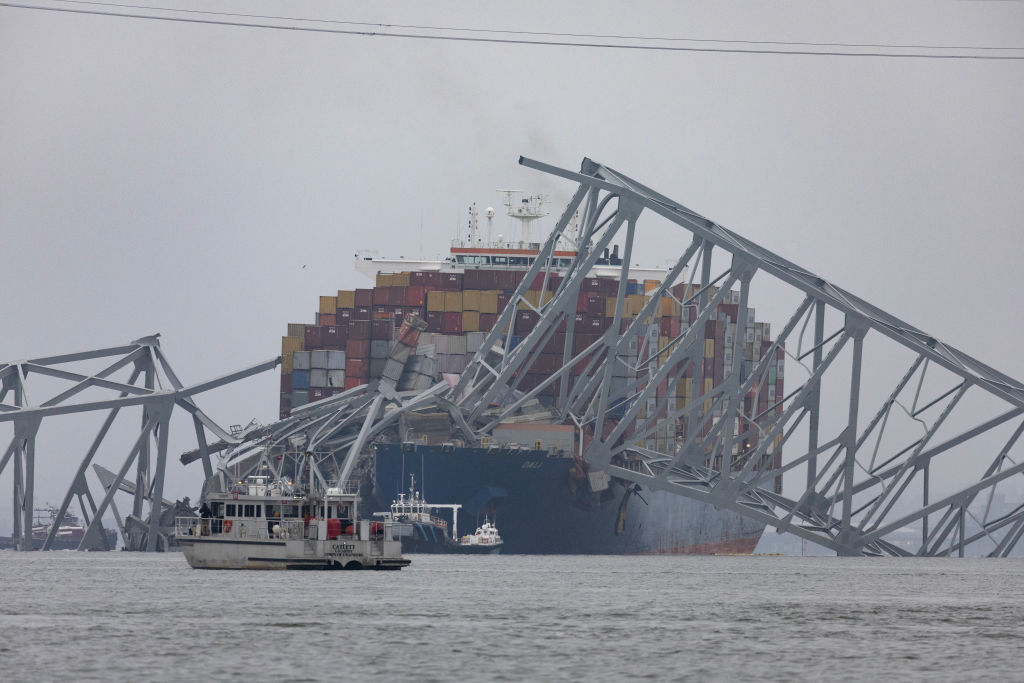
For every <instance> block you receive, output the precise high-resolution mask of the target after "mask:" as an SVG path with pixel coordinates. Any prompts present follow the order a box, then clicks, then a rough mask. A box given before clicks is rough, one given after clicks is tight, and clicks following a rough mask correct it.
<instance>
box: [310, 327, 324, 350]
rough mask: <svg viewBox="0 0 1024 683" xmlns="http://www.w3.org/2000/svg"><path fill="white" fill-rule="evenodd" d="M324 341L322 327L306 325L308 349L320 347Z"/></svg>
mask: <svg viewBox="0 0 1024 683" xmlns="http://www.w3.org/2000/svg"><path fill="white" fill-rule="evenodd" d="M322 343H323V342H322V341H321V337H320V328H319V327H317V326H316V325H306V350H307V351H309V350H311V349H318V348H320V344H322Z"/></svg>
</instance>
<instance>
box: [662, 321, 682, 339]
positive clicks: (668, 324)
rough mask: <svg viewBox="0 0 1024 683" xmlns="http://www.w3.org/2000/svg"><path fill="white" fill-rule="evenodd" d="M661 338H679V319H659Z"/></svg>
mask: <svg viewBox="0 0 1024 683" xmlns="http://www.w3.org/2000/svg"><path fill="white" fill-rule="evenodd" d="M661 336H662V337H672V338H675V337H678V336H679V318H670V317H668V316H662V318H661Z"/></svg>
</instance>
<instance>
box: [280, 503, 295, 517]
mask: <svg viewBox="0 0 1024 683" xmlns="http://www.w3.org/2000/svg"><path fill="white" fill-rule="evenodd" d="M281 516H282V517H291V518H295V517H298V516H299V506H298V505H282V506H281Z"/></svg>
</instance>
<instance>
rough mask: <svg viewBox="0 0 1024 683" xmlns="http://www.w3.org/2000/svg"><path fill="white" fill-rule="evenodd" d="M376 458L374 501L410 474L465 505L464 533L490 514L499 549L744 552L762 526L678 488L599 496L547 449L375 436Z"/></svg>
mask: <svg viewBox="0 0 1024 683" xmlns="http://www.w3.org/2000/svg"><path fill="white" fill-rule="evenodd" d="M375 460H376V462H375V471H374V494H373V497H374V498H375V501H374V502H375V503H376V505H377V506H378V507H377V509H387V506H388V505H389V504H390V502H391V501H392V500H394V499H395V498H396V497H397V495H398V493H400V492H403V491H404V488H405V486H403V482H408V480H409V475H410V474H414V475H416V480H417V482H418V483H419V485H420V487H421V489H422V492H423V495H424V497H425V498H426V499H427V500H428V501H435V502H437V503H458V504H461V505H462V506H463V508H462V510H461V511H460V513H459V519H458V528H459V533H460V534H462V533H471V532H472V531H473V529H475V528H476V527H477V525H478V524H479V523H480V522H482V521H483V520H484V517H485V516H486V517H489V518H490V519H491V521H493V522H495V525H496V526H497V527H498V530H499V532H500V533H501V536H502V539H503V540H504V545H503V546H502V553H528V554H622V553H636V554H641V553H643V554H646V553H699V554H714V553H749V552H753V550H754V547H755V546H756V545H757V541H758V539H760V537H761V532H762V531H763V530H764V527H763V525H760V524H758V523H756V522H754V521H752V520H749V519H746V518H744V517H742V516H740V515H737V514H735V513H733V512H728V511H719V510H715V509H714V508H713V507H712V506H710V505H706V504H704V503H701V502H698V501H695V500H692V499H689V498H685V497H683V496H677V495H674V494H670V493H665V492H655V491H647V490H641V491H639V492H636V493H632V492H627V488H626V486H625V485H623V484H622V483H619V482H617V481H615V480H613V484H612V486H611V487H610V488H609V489H608V490H607V491H605V492H603V494H602V495H601V496H600V497H598V496H595V495H594V494H591V493H590V492H589V491H588V490H587V487H586V485H585V484H584V483H582V480H580V479H577V478H576V477H574V476H573V473H572V471H573V468H574V461H573V460H572V459H571V458H562V457H548V453H547V452H546V451H537V450H515V451H508V450H501V449H484V448H456V447H450V446H428V445H418V444H378V445H377V446H376V456H375ZM406 486H407V484H406ZM408 552H423V550H417V551H413V550H412V549H411V548H409V549H408Z"/></svg>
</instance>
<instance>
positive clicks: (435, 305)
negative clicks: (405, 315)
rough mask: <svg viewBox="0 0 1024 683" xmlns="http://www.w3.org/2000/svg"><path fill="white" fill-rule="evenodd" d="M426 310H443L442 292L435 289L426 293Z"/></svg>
mask: <svg viewBox="0 0 1024 683" xmlns="http://www.w3.org/2000/svg"><path fill="white" fill-rule="evenodd" d="M427 310H428V311H436V312H441V311H443V310H444V292H443V291H441V290H440V289H435V290H432V291H429V292H427Z"/></svg>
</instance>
